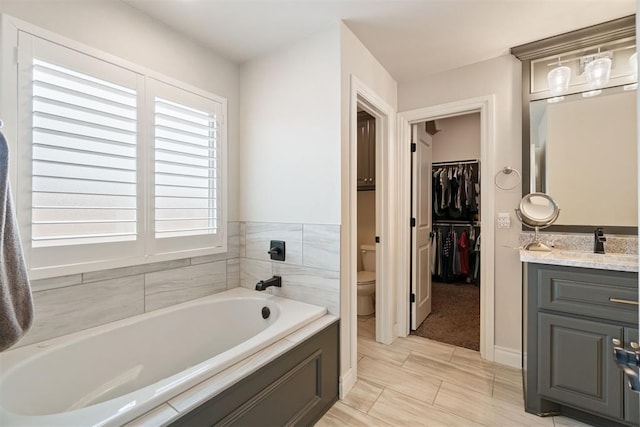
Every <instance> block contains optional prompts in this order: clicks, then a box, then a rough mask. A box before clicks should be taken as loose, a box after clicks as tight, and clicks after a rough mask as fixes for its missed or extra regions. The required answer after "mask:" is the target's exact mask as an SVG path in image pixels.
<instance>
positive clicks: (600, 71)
mask: <svg viewBox="0 0 640 427" xmlns="http://www.w3.org/2000/svg"><path fill="white" fill-rule="evenodd" d="M584 72H585V73H586V76H587V81H588V82H589V83H591V85H592V86H593V87H595V88H599V87H604V86H606V85H607V83H609V76H610V74H611V59H609V58H598V59H594V60H593V61H591V62H589V63H588V64H587V65H586V66H585V67H584Z"/></svg>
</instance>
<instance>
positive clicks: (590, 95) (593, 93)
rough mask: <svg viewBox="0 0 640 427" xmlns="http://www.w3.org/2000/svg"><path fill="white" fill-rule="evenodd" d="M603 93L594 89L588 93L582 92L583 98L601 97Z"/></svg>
mask: <svg viewBox="0 0 640 427" xmlns="http://www.w3.org/2000/svg"><path fill="white" fill-rule="evenodd" d="M601 93H602V91H601V90H600V89H594V90H590V91H587V92H582V97H583V98H591V97H592V96H596V95H600V94H601Z"/></svg>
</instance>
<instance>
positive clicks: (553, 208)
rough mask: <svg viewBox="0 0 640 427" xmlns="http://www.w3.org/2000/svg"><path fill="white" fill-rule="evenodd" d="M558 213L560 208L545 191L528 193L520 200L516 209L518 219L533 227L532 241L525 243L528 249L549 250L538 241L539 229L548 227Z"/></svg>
mask: <svg viewBox="0 0 640 427" xmlns="http://www.w3.org/2000/svg"><path fill="white" fill-rule="evenodd" d="M559 215H560V208H559V207H558V204H557V203H556V201H555V200H553V198H552V197H551V196H549V195H548V194H545V193H530V194H527V195H526V196H524V197H523V198H522V200H520V207H519V208H518V209H516V216H517V217H518V219H519V220H520V221H521V222H522V223H523V224H524V225H527V226H529V227H533V228H534V229H535V232H536V234H535V237H534V239H533V241H532V242H530V243H528V244H527V245H525V247H524V249H526V250H529V251H547V252H548V251H550V250H551V249H550V248H549V247H548V246H546V245H544V244H543V243H541V242H540V235H539V230H540V229H541V228H545V227H549V226H550V225H551V224H553V223H554V222H555V221H556V220H557V219H558V216H559Z"/></svg>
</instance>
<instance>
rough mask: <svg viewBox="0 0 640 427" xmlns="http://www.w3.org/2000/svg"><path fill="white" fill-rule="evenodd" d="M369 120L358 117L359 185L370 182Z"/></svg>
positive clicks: (365, 184)
mask: <svg viewBox="0 0 640 427" xmlns="http://www.w3.org/2000/svg"><path fill="white" fill-rule="evenodd" d="M368 128H369V121H368V120H363V119H360V118H358V132H357V136H358V139H357V141H358V143H357V149H358V158H357V162H358V168H357V171H358V173H357V183H358V187H363V186H367V185H368V184H369V182H368V179H369V131H368Z"/></svg>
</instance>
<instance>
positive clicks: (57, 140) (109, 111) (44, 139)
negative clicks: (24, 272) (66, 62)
mask: <svg viewBox="0 0 640 427" xmlns="http://www.w3.org/2000/svg"><path fill="white" fill-rule="evenodd" d="M32 76H33V79H32V108H33V111H32V112H33V115H32V117H33V133H32V137H33V139H32V231H31V235H32V241H33V246H34V247H44V246H61V245H74V244H88V243H104V242H117V241H126V240H135V239H136V231H137V229H136V207H137V206H136V196H137V193H136V183H137V175H136V172H137V165H136V162H137V159H136V157H137V156H136V143H137V129H136V126H137V118H136V114H137V113H136V111H137V110H136V96H137V95H136V91H135V89H131V88H127V87H124V86H121V85H117V84H114V83H110V82H108V81H105V80H102V79H98V78H95V77H92V76H89V75H86V74H83V73H80V72H77V71H74V70H72V69H69V68H65V67H61V66H58V65H54V64H52V63H49V62H46V61H43V60H39V59H34V60H33V73H32Z"/></svg>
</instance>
